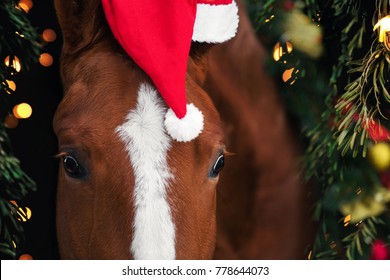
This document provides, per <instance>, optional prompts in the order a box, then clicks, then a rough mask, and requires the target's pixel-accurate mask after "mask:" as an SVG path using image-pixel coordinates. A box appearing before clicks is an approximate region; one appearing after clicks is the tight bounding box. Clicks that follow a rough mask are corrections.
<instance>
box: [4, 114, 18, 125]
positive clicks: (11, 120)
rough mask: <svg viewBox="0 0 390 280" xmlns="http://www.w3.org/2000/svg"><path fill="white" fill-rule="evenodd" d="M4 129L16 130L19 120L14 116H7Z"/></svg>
mask: <svg viewBox="0 0 390 280" xmlns="http://www.w3.org/2000/svg"><path fill="white" fill-rule="evenodd" d="M4 125H5V127H6V128H16V127H17V126H18V125H19V120H18V119H17V118H16V117H15V116H14V115H8V116H7V117H6V118H5V120H4Z"/></svg>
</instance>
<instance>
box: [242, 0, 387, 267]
mask: <svg viewBox="0 0 390 280" xmlns="http://www.w3.org/2000/svg"><path fill="white" fill-rule="evenodd" d="M248 2H249V3H250V4H249V5H250V6H249V7H250V11H251V12H252V14H253V17H252V18H253V22H254V24H255V26H257V27H258V33H259V34H260V36H261V38H262V40H263V42H264V44H265V46H266V48H267V49H268V50H269V53H270V56H271V55H272V56H273V58H274V59H273V60H268V62H267V65H266V68H267V69H268V70H269V72H270V74H272V75H274V76H275V79H276V80H277V81H279V80H282V81H284V82H281V83H279V85H280V91H281V92H282V97H283V98H284V99H285V104H286V106H287V109H288V111H289V113H290V115H292V116H294V120H295V121H296V127H300V128H301V131H302V143H303V146H304V149H305V153H304V156H303V163H304V173H305V175H306V178H307V179H308V180H309V179H310V180H311V182H315V184H316V185H317V186H318V189H313V194H315V197H316V198H315V200H316V202H315V204H314V210H313V219H314V220H315V221H317V222H318V229H317V233H316V236H315V240H314V241H313V243H312V249H311V250H310V253H309V254H308V256H310V257H309V258H310V259H345V258H346V259H370V258H373V259H379V258H383V254H382V257H374V256H375V255H376V256H378V253H374V252H378V251H380V250H382V249H380V248H382V247H381V246H379V245H378V243H376V240H382V241H383V242H384V244H389V242H390V211H389V206H390V193H389V185H390V183H389V181H390V180H389V174H390V173H388V172H389V167H390V148H389V147H390V146H389V145H390V133H389V128H390V123H389V117H390V110H389V108H390V106H389V103H390V94H389V86H390V84H389V79H390V77H389V73H390V72H389V66H390V48H389V33H388V32H389V30H390V29H389V25H388V22H389V17H390V1H389V0H376V1H369V2H367V1H364V0H359V1H353V0H332V1H321V0H307V1H298V0H295V1H292V0H253V1H248ZM294 37H296V38H297V39H296V40H294ZM287 42H289V44H291V46H289V47H287ZM303 42H306V43H305V44H303V45H302V46H301V45H300V43H303ZM379 255H380V254H379Z"/></svg>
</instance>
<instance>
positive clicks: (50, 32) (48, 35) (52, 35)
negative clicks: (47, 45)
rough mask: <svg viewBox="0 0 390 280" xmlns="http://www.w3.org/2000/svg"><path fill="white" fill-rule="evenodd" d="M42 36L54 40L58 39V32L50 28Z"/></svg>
mask: <svg viewBox="0 0 390 280" xmlns="http://www.w3.org/2000/svg"><path fill="white" fill-rule="evenodd" d="M42 38H43V40H45V41H46V42H53V41H55V40H56V39H57V34H56V32H55V31H54V30H53V29H49V28H48V29H45V30H44V31H43V32H42Z"/></svg>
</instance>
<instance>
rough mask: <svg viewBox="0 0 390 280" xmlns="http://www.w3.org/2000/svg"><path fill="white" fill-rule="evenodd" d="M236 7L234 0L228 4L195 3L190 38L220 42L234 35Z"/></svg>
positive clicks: (236, 16)
mask: <svg viewBox="0 0 390 280" xmlns="http://www.w3.org/2000/svg"><path fill="white" fill-rule="evenodd" d="M238 22H239V18H238V7H237V4H236V2H235V1H233V2H232V3H231V4H228V5H210V4H197V10H196V19H195V25H194V33H193V35H192V40H193V41H196V42H207V43H222V42H225V41H227V40H229V39H231V38H233V37H234V36H236V33H237V28H238Z"/></svg>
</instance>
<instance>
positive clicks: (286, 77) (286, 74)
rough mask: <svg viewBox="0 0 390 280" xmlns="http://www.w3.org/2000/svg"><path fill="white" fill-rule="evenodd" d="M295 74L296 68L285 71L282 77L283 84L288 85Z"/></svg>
mask: <svg viewBox="0 0 390 280" xmlns="http://www.w3.org/2000/svg"><path fill="white" fill-rule="evenodd" d="M293 72H294V68H290V69H287V70H285V71H284V72H283V75H282V79H283V82H285V83H286V82H287V81H288V80H290V79H291V77H292V73H293Z"/></svg>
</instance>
